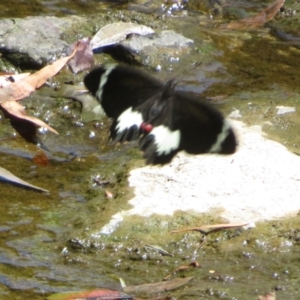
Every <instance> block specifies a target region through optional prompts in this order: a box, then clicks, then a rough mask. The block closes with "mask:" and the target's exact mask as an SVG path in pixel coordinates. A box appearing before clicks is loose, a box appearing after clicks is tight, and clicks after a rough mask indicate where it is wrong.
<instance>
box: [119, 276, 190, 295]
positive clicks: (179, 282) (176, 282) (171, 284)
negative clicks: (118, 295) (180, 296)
mask: <svg viewBox="0 0 300 300" xmlns="http://www.w3.org/2000/svg"><path fill="white" fill-rule="evenodd" d="M191 279H193V277H186V278H176V279H173V280H170V281H161V282H155V283H149V284H141V285H136V286H127V287H124V288H123V291H124V292H125V293H127V294H133V293H147V294H153V293H161V292H165V291H170V290H173V289H176V288H178V287H181V286H183V285H185V284H187V283H188V282H189V281H190V280H191Z"/></svg>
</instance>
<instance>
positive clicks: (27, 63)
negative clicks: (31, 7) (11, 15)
mask: <svg viewBox="0 0 300 300" xmlns="http://www.w3.org/2000/svg"><path fill="white" fill-rule="evenodd" d="M78 22H80V18H78V17H69V18H56V17H27V18H25V19H18V18H16V19H4V20H0V28H1V29H0V52H1V53H2V54H3V57H4V58H5V59H7V60H9V61H11V62H12V63H13V65H15V66H16V67H21V68H24V67H27V68H30V67H31V68H37V67H41V66H44V65H46V64H47V63H49V62H50V61H53V60H55V59H57V58H59V57H61V56H62V55H65V53H66V51H67V47H68V43H67V42H66V40H64V37H63V35H64V34H66V31H67V30H68V29H69V30H70V28H71V27H72V26H74V25H75V24H76V23H78Z"/></svg>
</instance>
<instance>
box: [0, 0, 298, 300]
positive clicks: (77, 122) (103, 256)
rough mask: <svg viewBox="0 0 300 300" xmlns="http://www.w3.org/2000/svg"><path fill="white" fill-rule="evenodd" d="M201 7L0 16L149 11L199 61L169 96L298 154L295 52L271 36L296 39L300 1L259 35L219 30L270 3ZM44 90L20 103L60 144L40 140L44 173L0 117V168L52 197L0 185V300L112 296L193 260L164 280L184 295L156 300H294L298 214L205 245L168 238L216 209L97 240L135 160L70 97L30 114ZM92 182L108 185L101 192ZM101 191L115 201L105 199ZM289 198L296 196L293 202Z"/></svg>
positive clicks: (70, 5) (178, 66)
mask: <svg viewBox="0 0 300 300" xmlns="http://www.w3.org/2000/svg"><path fill="white" fill-rule="evenodd" d="M225 2H226V1H225ZM211 3H214V1H203V6H201V7H200V8H199V9H200V11H195V10H193V11H190V12H189V13H188V14H187V13H186V10H181V9H178V10H176V9H174V11H173V12H172V11H171V12H170V13H168V14H166V11H162V10H161V8H160V7H161V3H159V2H155V1H153V2H151V1H150V2H147V4H143V3H142V4H135V5H130V6H129V4H131V3H129V4H128V3H127V2H126V3H118V2H113V3H112V2H99V1H71V2H69V1H42V2H39V1H25V2H21V3H20V1H16V2H14V1H11V0H10V1H4V2H3V1H2V2H1V4H0V12H1V14H0V17H1V18H12V17H25V16H32V15H58V16H65V15H68V14H76V15H86V14H87V15H89V14H93V15H95V14H96V13H99V14H100V13H103V12H105V11H107V12H108V13H110V14H111V13H115V14H116V15H120V14H124V15H125V16H126V14H127V13H128V10H130V11H131V12H130V13H131V14H133V15H134V16H135V17H137V16H138V17H139V18H140V19H142V17H141V16H143V13H144V12H145V11H146V12H147V13H148V14H147V18H149V14H150V15H153V18H154V19H155V20H157V19H158V18H169V20H168V23H167V26H168V28H171V29H174V30H176V31H178V32H180V33H181V34H183V35H184V36H186V37H188V38H191V39H193V40H194V41H195V46H194V49H193V51H192V53H191V55H192V58H191V57H189V60H195V61H197V62H199V61H200V62H202V65H200V68H198V69H197V68H196V69H193V70H192V71H190V72H188V73H187V75H185V73H184V75H182V77H183V81H184V84H179V88H180V89H183V90H187V91H192V92H196V93H202V95H204V96H206V97H208V98H211V99H213V100H214V101H216V102H221V104H218V103H217V105H218V107H219V108H220V109H221V110H222V111H223V112H224V114H226V115H227V114H229V113H231V112H232V111H233V110H235V109H236V110H239V112H240V114H241V116H242V117H241V120H242V121H244V122H245V123H247V124H249V125H261V126H263V129H264V131H265V132H266V133H267V134H268V136H269V137H270V138H272V139H275V140H277V141H279V142H281V143H283V144H284V145H286V146H287V147H288V148H289V149H290V151H293V152H295V153H297V154H300V150H299V146H300V134H299V127H300V124H299V117H298V116H299V113H298V111H299V109H300V104H299V102H300V95H299V94H300V85H299V75H298V73H299V69H300V68H299V67H300V66H299V64H300V59H299V57H300V50H299V47H298V44H297V43H296V42H295V40H291V39H287V40H282V39H279V38H278V34H274V32H275V33H278V32H281V31H285V32H288V33H289V34H292V35H293V36H294V37H296V36H297V34H298V36H299V29H298V28H297V26H296V25H295V24H297V20H298V18H299V17H298V11H300V5H299V4H294V3H292V1H286V5H285V11H284V10H283V11H281V12H280V13H279V14H278V16H276V18H275V19H274V20H273V21H271V22H270V23H268V25H267V26H264V27H262V28H259V29H256V30H251V31H248V30H240V31H222V30H220V29H219V24H221V23H228V22H229V20H231V19H232V18H238V17H239V16H241V15H243V16H244V14H245V13H255V12H256V13H257V12H259V11H261V10H262V9H263V8H265V7H266V5H267V4H269V3H270V2H267V1H264V2H263V3H259V4H257V1H238V3H236V1H227V3H228V6H225V5H224V7H223V11H222V10H220V5H215V7H210V4H211ZM216 3H217V1H216ZM164 5H165V4H164ZM168 5H169V4H168ZM229 8H231V9H229ZM234 8H235V9H234ZM121 9H123V11H122V10H121ZM225 9H227V13H226V14H225V12H224V11H225ZM143 10H144V11H143ZM218 10H219V11H218ZM136 11H138V12H136ZM141 11H143V12H142V13H141ZM135 14H136V15H135ZM131 16H132V15H131ZM271 27H272V30H270V28H271ZM286 36H287V35H286ZM183 70H186V66H185V59H184V58H182V59H180V60H178V61H177V60H175V61H174V60H171V59H170V63H169V65H165V66H164V70H163V71H162V72H161V73H160V74H156V75H157V76H158V77H161V78H166V77H168V76H176V75H178V74H180V72H182V71H183ZM48 91H49V94H50V93H53V91H52V90H51V89H50V88H49V87H45V88H42V89H41V91H40V92H39V93H41V94H37V96H34V95H33V96H32V97H30V98H29V99H28V100H25V101H24V103H25V104H26V105H27V107H28V108H29V109H30V107H32V112H36V111H37V112H38V113H39V116H41V118H42V116H46V115H47V112H49V111H51V112H52V113H54V114H56V115H59V116H61V119H62V121H61V123H60V124H59V125H58V127H57V128H56V129H57V130H58V131H59V132H60V136H58V137H56V136H52V135H51V134H49V133H47V145H48V147H49V149H50V152H51V155H53V157H52V158H51V159H50V160H49V161H48V162H47V163H46V164H45V165H41V164H36V163H34V161H33V159H32V158H33V157H36V156H37V154H38V153H39V151H38V150H37V148H36V147H35V146H34V145H31V144H30V143H27V142H26V141H24V140H23V139H22V138H21V137H19V136H17V135H16V134H15V132H14V130H13V129H12V128H11V127H10V126H9V122H8V121H7V120H6V119H4V117H3V116H1V120H0V126H1V129H0V152H1V156H0V166H2V167H5V168H7V169H9V170H10V171H11V172H13V173H15V174H16V175H18V176H19V177H21V178H22V179H24V180H27V181H29V182H31V183H32V184H35V185H38V186H41V187H43V188H45V189H48V190H49V191H50V192H49V193H46V194H45V193H39V192H36V191H33V190H30V189H23V188H20V187H17V186H14V185H10V184H8V183H3V182H0V191H1V192H0V193H1V194H0V200H1V205H0V216H1V218H0V299H1V300H2V299H3V300H6V299H45V298H46V297H47V296H48V295H50V294H52V293H55V292H61V291H69V290H85V289H95V288H100V287H105V288H112V289H120V284H119V282H118V280H116V278H115V277H116V276H117V277H121V278H123V279H125V281H126V283H127V284H128V285H139V284H144V283H150V282H158V281H161V280H162V279H163V278H165V277H166V276H167V275H168V274H170V273H172V272H173V270H175V269H176V268H178V267H179V266H181V265H188V264H189V263H190V262H192V261H197V262H198V263H199V265H200V266H199V268H193V269H189V270H187V271H184V272H179V273H177V274H176V275H173V276H174V277H176V276H179V277H188V276H194V279H193V280H192V281H191V282H190V283H189V284H188V285H187V286H185V287H182V288H179V289H177V290H175V291H170V292H166V293H162V295H161V297H165V298H162V299H243V300H244V299H257V297H258V295H262V294H264V293H265V292H269V291H274V290H275V291H276V293H277V299H299V298H300V279H299V268H300V261H299V248H298V247H299V240H300V235H299V233H300V229H299V228H300V217H299V216H297V217H293V218H289V219H286V220H276V221H272V222H266V223H261V224H258V225H257V227H256V228H254V229H251V230H246V231H241V230H224V231H221V232H218V233H214V234H211V235H208V236H207V237H204V236H202V235H201V234H199V233H182V234H171V233H170V232H171V231H172V230H174V229H178V228H186V227H196V226H200V225H203V224H214V223H222V222H223V220H219V219H218V218H216V217H215V214H214V212H211V213H210V214H206V215H204V216H203V215H197V214H193V213H190V214H187V213H183V212H178V213H177V214H176V215H175V216H174V217H172V218H171V217H162V216H153V217H151V218H141V217H135V218H131V219H126V220H125V222H124V225H123V226H121V227H120V228H119V229H118V230H117V231H115V232H114V233H113V234H111V235H99V234H96V233H97V232H98V231H99V229H100V228H101V227H102V226H103V225H105V224H106V223H107V222H108V221H109V220H110V218H111V216H112V215H113V214H115V213H116V212H118V211H120V210H123V209H127V208H128V207H129V205H128V204H127V200H128V199H130V198H131V197H132V194H133V191H132V190H131V189H129V188H128V186H127V181H126V180H127V174H128V171H129V170H130V169H131V168H134V167H137V166H142V165H143V164H144V162H143V161H142V159H141V155H140V153H139V151H138V150H137V149H136V148H135V147H134V146H132V145H124V146H113V145H109V144H107V143H106V141H107V134H108V128H109V124H110V121H109V120H107V119H105V118H104V119H103V120H100V121H94V122H89V123H83V122H82V121H81V119H80V109H81V107H80V105H79V104H78V103H76V102H74V101H73V100H67V99H61V98H59V97H57V99H56V100H55V101H53V102H51V103H48V104H47V105H48V106H47V109H42V108H40V109H35V108H34V107H35V105H36V103H43V97H45V94H48ZM39 95H40V96H39ZM54 99H55V98H54ZM220 99H221V100H220ZM40 101H41V102H40ZM276 106H292V107H295V108H296V113H291V114H285V115H278V114H277V109H276ZM39 107H42V106H40V105H39ZM91 133H92V134H91ZM41 138H42V139H43V135H41ZM99 178H100V179H99ZM99 180H100V181H102V182H108V183H107V184H103V185H101V184H99ZM106 190H109V191H110V192H111V193H112V194H113V198H112V199H110V198H108V197H107V196H106V194H105V191H106ZM299 196H300V195H295V201H299V198H300V197H299ZM146 244H150V245H159V246H160V247H162V248H164V249H165V250H167V251H169V252H171V253H172V254H173V257H169V256H163V255H162V254H159V253H156V252H155V251H150V252H149V250H148V251H147V250H146V249H145V247H144V246H145V245H146ZM135 296H136V297H141V298H143V299H156V297H158V295H157V294H154V295H149V294H143V295H135ZM168 296H169V297H173V298H167V297H168Z"/></svg>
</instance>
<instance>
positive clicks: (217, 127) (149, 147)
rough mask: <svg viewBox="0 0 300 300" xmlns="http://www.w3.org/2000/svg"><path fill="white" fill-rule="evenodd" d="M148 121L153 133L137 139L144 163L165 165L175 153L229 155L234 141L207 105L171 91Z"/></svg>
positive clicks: (220, 115)
mask: <svg viewBox="0 0 300 300" xmlns="http://www.w3.org/2000/svg"><path fill="white" fill-rule="evenodd" d="M161 101H164V102H165V103H166V104H165V106H164V107H163V109H162V110H161V112H160V113H159V115H158V116H157V118H156V119H155V120H154V121H153V122H152V125H153V130H152V131H151V132H150V133H149V134H148V135H145V136H143V137H142V138H141V140H140V147H141V149H142V150H143V151H144V157H145V158H146V161H147V163H148V164H165V163H168V162H170V161H171V160H172V158H173V157H174V155H176V153H177V152H178V151H181V150H184V151H186V152H188V153H191V154H201V153H202V154H203V153H219V154H232V153H234V152H235V150H236V139H235V135H234V132H233V130H232V128H231V127H230V125H229V123H228V122H227V121H226V120H225V119H224V117H223V116H222V114H221V113H220V112H219V111H218V110H216V109H215V108H214V107H212V106H211V105H210V104H209V103H207V102H206V101H204V100H201V99H198V98H196V97H191V96H190V95H188V94H186V93H181V92H175V93H174V94H173V95H171V96H170V97H169V98H168V99H167V100H166V99H164V100H161Z"/></svg>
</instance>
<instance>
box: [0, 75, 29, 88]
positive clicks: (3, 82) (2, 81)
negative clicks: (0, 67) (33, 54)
mask: <svg viewBox="0 0 300 300" xmlns="http://www.w3.org/2000/svg"><path fill="white" fill-rule="evenodd" d="M29 75H30V73H20V74H6V75H0V88H3V87H5V86H8V85H10V84H11V83H12V82H16V81H20V80H21V79H24V78H26V77H27V76H29Z"/></svg>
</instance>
